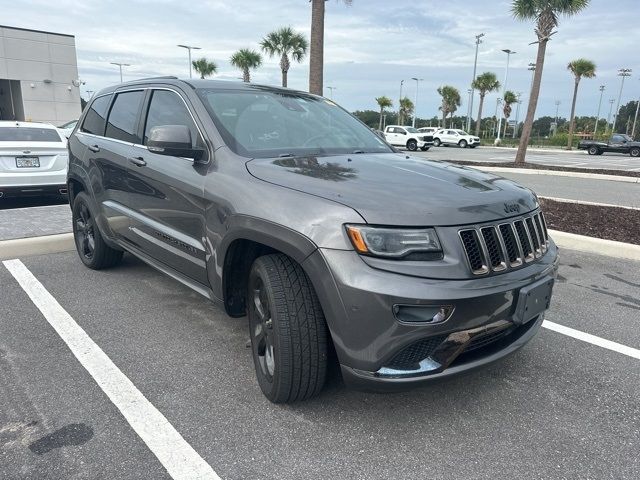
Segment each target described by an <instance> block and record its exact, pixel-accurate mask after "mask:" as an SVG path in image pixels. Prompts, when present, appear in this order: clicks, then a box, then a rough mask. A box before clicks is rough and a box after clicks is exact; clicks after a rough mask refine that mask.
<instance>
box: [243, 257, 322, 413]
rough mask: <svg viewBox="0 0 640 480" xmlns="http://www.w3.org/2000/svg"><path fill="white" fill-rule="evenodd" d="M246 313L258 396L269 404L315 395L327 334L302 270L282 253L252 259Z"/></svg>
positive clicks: (316, 302)
mask: <svg viewBox="0 0 640 480" xmlns="http://www.w3.org/2000/svg"><path fill="white" fill-rule="evenodd" d="M247 313H248V317H249V335H250V337H251V352H252V356H253V362H254V365H255V369H256V376H257V379H258V384H259V385H260V389H261V390H262V393H264V395H265V396H266V397H267V398H268V399H269V400H270V401H272V402H273V403H291V402H296V401H300V400H306V399H308V398H311V397H313V396H315V395H317V394H318V393H319V392H320V391H321V390H322V387H323V386H324V383H325V379H326V373H327V363H328V360H327V358H328V336H329V335H328V331H327V324H326V322H325V319H324V315H323V313H322V308H321V307H320V302H319V301H318V297H317V295H316V293H315V291H314V289H313V286H312V285H311V281H310V280H309V278H308V277H307V275H306V273H305V272H304V270H302V267H300V265H298V264H297V263H296V262H294V261H293V260H292V259H291V258H289V257H288V256H286V255H283V254H281V253H277V254H272V255H265V256H262V257H259V258H257V259H256V260H255V262H254V263H253V266H252V267H251V272H250V274H249V283H248V288H247Z"/></svg>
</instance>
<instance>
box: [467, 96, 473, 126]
mask: <svg viewBox="0 0 640 480" xmlns="http://www.w3.org/2000/svg"><path fill="white" fill-rule="evenodd" d="M467 93H468V94H469V102H468V106H467V130H466V131H467V133H468V132H469V130H471V103H472V102H473V89H471V88H470V89H468V90H467Z"/></svg>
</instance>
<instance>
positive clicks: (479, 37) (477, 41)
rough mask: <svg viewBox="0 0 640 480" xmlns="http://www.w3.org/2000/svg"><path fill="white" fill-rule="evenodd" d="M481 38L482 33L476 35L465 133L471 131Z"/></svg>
mask: <svg viewBox="0 0 640 480" xmlns="http://www.w3.org/2000/svg"><path fill="white" fill-rule="evenodd" d="M482 37H484V33H480V34H478V35H476V56H475V59H474V60H473V78H472V79H471V100H469V115H467V132H468V131H469V130H471V115H473V94H474V93H475V88H473V82H475V81H476V67H477V66H478V47H479V46H480V44H481V43H482V40H480V39H481V38H482Z"/></svg>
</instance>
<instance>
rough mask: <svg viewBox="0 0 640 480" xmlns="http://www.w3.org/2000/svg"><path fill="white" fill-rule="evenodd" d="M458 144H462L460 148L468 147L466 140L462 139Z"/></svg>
mask: <svg viewBox="0 0 640 480" xmlns="http://www.w3.org/2000/svg"><path fill="white" fill-rule="evenodd" d="M458 145H459V146H460V148H467V141H466V140H460V141H459V142H458Z"/></svg>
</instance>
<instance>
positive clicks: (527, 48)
mask: <svg viewBox="0 0 640 480" xmlns="http://www.w3.org/2000/svg"><path fill="white" fill-rule="evenodd" d="M510 6H511V2H510V1H507V0H504V1H503V0H446V1H443V0H439V1H431V0H422V1H420V0H412V1H411V0H353V2H352V6H346V5H345V4H344V2H342V1H340V0H329V1H328V2H327V4H326V10H327V13H326V20H325V74H324V76H325V87H327V86H332V87H335V89H334V91H333V98H334V100H335V101H336V102H337V103H339V104H340V105H342V106H343V107H345V108H347V109H348V110H350V111H353V110H364V109H372V110H376V109H377V105H376V103H375V97H378V96H380V95H386V96H388V97H390V98H391V99H392V100H393V102H394V108H397V104H398V98H399V95H400V82H401V80H403V79H404V80H405V82H404V91H403V95H406V96H409V98H411V99H412V100H415V95H416V82H415V81H414V80H411V78H412V77H415V78H420V79H424V80H423V81H421V82H420V83H419V91H418V102H417V115H418V116H419V117H423V118H428V117H432V116H434V115H438V106H439V96H438V94H437V92H436V89H437V88H438V86H440V85H445V84H448V85H453V86H455V87H456V88H458V89H459V90H460V92H461V94H462V98H463V101H462V106H461V107H459V109H458V112H457V114H461V115H466V112H467V108H468V107H467V105H468V94H467V93H466V92H467V90H468V89H469V88H470V82H471V80H472V76H473V61H474V53H475V35H477V34H479V33H484V34H485V36H484V37H483V39H482V40H483V43H482V44H481V45H480V48H479V54H478V67H477V71H478V74H479V73H482V72H485V71H492V72H494V73H496V75H497V76H498V78H499V79H500V81H501V83H503V82H504V78H505V70H506V68H505V67H506V63H507V58H506V57H507V55H506V54H505V53H503V52H502V49H511V50H514V51H516V54H514V55H512V56H511V57H510V58H511V60H510V66H509V76H508V82H507V86H508V88H509V90H513V91H514V92H522V99H523V100H524V102H525V103H523V108H522V111H521V113H520V118H522V117H523V116H524V110H525V109H526V101H527V99H528V95H529V89H530V82H531V72H530V71H529V70H528V69H527V67H528V64H529V63H530V62H533V61H535V55H536V49H537V46H536V45H532V44H531V42H534V41H535V40H536V38H535V34H534V31H533V29H534V25H533V23H532V22H521V21H518V20H515V19H514V18H513V17H512V15H511V13H510ZM0 11H1V12H2V16H1V21H0V23H2V24H5V25H9V26H15V27H22V28H31V29H37V30H46V31H53V32H60V33H67V34H71V35H75V37H76V49H77V55H78V70H79V76H80V79H81V80H82V81H84V82H86V84H85V85H84V86H82V87H81V93H83V96H84V97H85V98H87V95H86V90H93V91H97V90H100V89H101V88H103V87H106V86H108V85H112V84H114V83H118V82H119V72H118V67H116V66H114V65H110V62H123V63H129V64H131V66H130V67H125V69H124V79H125V81H126V80H133V79H137V78H144V77H149V76H158V75H176V76H178V77H188V75H189V69H188V60H187V52H186V50H184V49H182V48H178V47H177V46H176V45H177V44H187V45H194V46H199V47H201V48H202V50H199V51H197V52H194V55H197V56H198V57H199V56H205V57H207V58H208V59H210V60H213V61H215V62H216V63H217V65H218V73H217V75H215V76H214V77H213V78H217V79H221V80H230V81H239V77H241V72H240V71H238V70H237V69H235V68H234V67H232V66H231V65H230V63H229V57H230V56H231V55H232V54H233V52H234V51H236V50H238V49H240V48H253V49H258V47H259V42H260V40H261V39H262V38H263V37H264V36H265V35H266V34H267V33H269V32H270V31H272V30H275V29H277V28H279V27H281V26H291V27H293V28H294V29H295V30H297V31H299V32H301V33H303V34H304V35H305V36H307V38H308V37H309V33H310V21H311V9H310V4H309V2H308V1H307V0H191V1H189V0H98V1H95V0H81V1H78V0H56V1H55V2H51V1H50V0H20V1H18V2H16V1H13V0H0ZM639 14H640V0H591V2H590V5H589V6H588V7H587V9H586V10H584V11H583V12H582V13H580V14H579V15H577V16H575V17H571V18H561V19H560V24H559V27H558V29H557V34H556V35H554V36H553V37H552V40H551V41H550V42H549V44H548V47H547V55H546V61H545V66H544V72H543V79H542V88H541V92H540V99H539V101H538V109H537V112H536V116H543V115H551V116H554V115H555V111H556V105H555V102H556V101H560V105H559V107H558V109H559V110H558V114H559V116H560V117H568V116H569V112H570V107H571V96H572V93H573V77H572V75H571V74H570V72H568V71H567V68H566V67H567V64H568V63H569V62H570V61H572V60H574V59H576V58H580V57H584V58H588V59H590V60H592V61H594V62H595V63H596V65H597V77H596V78H594V79H583V80H582V82H581V83H580V90H579V94H578V104H577V109H576V114H577V115H595V114H596V111H597V108H598V101H599V96H600V92H599V89H598V87H599V86H600V85H605V91H604V97H603V101H602V110H601V117H606V116H607V113H608V110H609V103H608V101H609V99H612V98H613V99H615V100H616V101H617V98H618V93H619V90H620V77H617V76H616V75H617V71H618V69H620V68H623V67H624V68H631V69H633V72H634V73H633V76H632V77H629V78H627V79H626V81H625V86H624V91H623V95H622V101H621V104H624V103H626V102H628V101H631V100H635V99H637V98H638V97H640V81H639V79H640V55H638V53H637V52H638V45H640V28H638V26H637V20H638V18H639ZM308 69H309V65H308V59H305V60H304V61H303V62H302V63H301V64H297V63H293V64H292V66H291V70H290V71H289V87H291V88H296V89H300V90H307V88H308ZM252 81H253V82H255V83H263V84H270V85H279V84H280V70H279V65H278V59H277V58H272V59H270V58H268V57H266V58H265V59H264V64H263V66H262V67H261V68H260V69H259V70H257V71H256V72H254V73H253V75H252ZM330 95H331V94H330V91H329V90H327V89H326V88H325V96H327V97H329V96H330ZM496 99H497V95H496V94H492V95H488V96H487V99H486V102H485V110H484V114H483V116H487V115H491V114H493V112H494V111H495V108H496ZM478 103H479V102H478V97H477V95H476V98H475V100H474V113H473V116H474V117H475V116H476V115H477V106H478ZM614 106H615V105H614Z"/></svg>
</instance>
